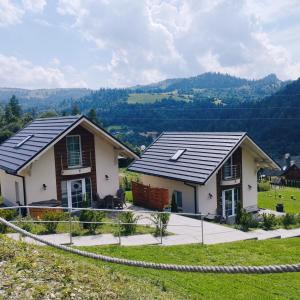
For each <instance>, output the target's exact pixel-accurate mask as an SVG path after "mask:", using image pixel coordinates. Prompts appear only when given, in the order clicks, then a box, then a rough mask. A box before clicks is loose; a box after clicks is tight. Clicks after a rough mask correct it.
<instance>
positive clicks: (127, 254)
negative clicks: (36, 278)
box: [64, 238, 300, 299]
mask: <svg viewBox="0 0 300 300" xmlns="http://www.w3.org/2000/svg"><path fill="white" fill-rule="evenodd" d="M299 245H300V240H299V239H297V238H295V239H286V240H268V241H244V242H237V243H231V244H220V245H212V246H201V245H187V246H172V247H161V246H144V247H119V246H105V247H83V248H84V249H85V250H88V251H92V252H96V253H101V254H107V255H111V256H115V257H124V258H131V259H138V260H145V261H152V262H165V263H178V264H201V265H234V264H238V265H264V264H286V263H298V262H299V257H300V246H299ZM64 255H66V256H68V257H73V258H76V260H80V261H85V262H87V263H88V264H90V265H92V266H94V265H98V266H100V267H102V266H103V265H105V266H107V267H109V268H110V269H111V270H112V271H113V272H120V273H122V274H123V275H124V276H132V277H136V278H137V279H139V280H143V281H145V282H147V283H151V284H154V285H156V286H158V287H160V288H161V290H162V291H166V292H170V293H171V294H172V296H171V298H169V295H164V298H165V299H299V290H300V273H285V274H266V275H242V274H238V275H229V274H198V273H184V272H173V271H158V270H151V269H142V268H134V267H128V266H121V265H114V264H105V263H102V262H100V261H93V260H91V259H86V258H82V257H75V256H74V255H71V254H64ZM174 295H176V297H175V296H174Z"/></svg>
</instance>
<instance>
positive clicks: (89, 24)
mask: <svg viewBox="0 0 300 300" xmlns="http://www.w3.org/2000/svg"><path fill="white" fill-rule="evenodd" d="M295 1H296V0H289V1H285V2H280V1H271V0H264V1H258V0H255V1H254V0H253V1H252V0H243V1H234V0H214V1H209V0H204V1H198V0H165V1H161V0H137V1H126V0H124V1H105V0H89V1H83V0H82V1H81V0H60V1H59V5H58V12H59V13H60V14H62V15H70V16H72V17H73V18H74V23H73V24H72V25H73V29H74V30H77V31H78V32H80V33H81V34H82V36H83V37H84V38H85V39H86V40H87V41H88V42H92V43H94V45H95V46H96V47H97V48H98V52H99V54H98V58H99V59H98V60H99V61H98V62H96V63H95V66H94V70H95V69H97V70H98V76H99V77H98V78H99V80H98V84H100V85H104V86H126V85H131V84H137V83H149V82H153V81H155V80H161V79H164V78H167V77H178V76H190V75H195V74H199V73H201V72H205V71H220V72H229V73H231V74H234V75H238V76H245V77H251V78H254V77H261V76H264V75H266V74H267V73H271V72H272V73H273V72H275V73H277V74H278V75H279V77H281V78H283V79H287V78H296V77H298V76H299V74H300V65H299V62H300V57H297V59H298V60H297V59H295V58H294V57H292V56H291V55H290V51H288V50H287V47H286V46H285V45H282V44H280V43H278V42H277V43H276V42H275V41H274V40H273V39H272V38H271V36H270V35H269V34H268V32H267V31H266V30H264V25H265V24H267V23H268V22H271V21H272V22H274V21H275V20H274V19H272V16H271V15H270V10H271V11H272V14H273V15H274V16H276V17H277V18H279V19H282V18H283V17H285V18H286V17H287V16H288V15H289V14H291V13H292V14H295V10H297V7H299V5H297V2H295ZM298 13H299V11H298ZM299 24H300V20H299Z"/></svg>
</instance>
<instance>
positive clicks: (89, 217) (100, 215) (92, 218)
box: [79, 210, 105, 233]
mask: <svg viewBox="0 0 300 300" xmlns="http://www.w3.org/2000/svg"><path fill="white" fill-rule="evenodd" d="M104 217H105V213H104V212H103V211H93V210H82V211H81V212H80V215H79V221H80V222H102V220H103V219H104ZM102 225H103V224H99V223H81V227H82V228H83V229H87V230H88V231H89V233H95V231H96V229H97V228H100V227H101V226H102Z"/></svg>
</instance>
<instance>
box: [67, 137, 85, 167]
mask: <svg viewBox="0 0 300 300" xmlns="http://www.w3.org/2000/svg"><path fill="white" fill-rule="evenodd" d="M66 140H67V156H68V167H70V168H72V167H73V168H74V167H79V166H81V165H82V156H81V141H80V136H79V135H69V136H67V138H66Z"/></svg>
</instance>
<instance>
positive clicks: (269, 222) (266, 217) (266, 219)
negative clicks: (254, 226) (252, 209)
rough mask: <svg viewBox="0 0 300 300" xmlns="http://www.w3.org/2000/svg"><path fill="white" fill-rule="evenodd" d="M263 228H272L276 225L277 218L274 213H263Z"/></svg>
mask: <svg viewBox="0 0 300 300" xmlns="http://www.w3.org/2000/svg"><path fill="white" fill-rule="evenodd" d="M262 217H263V224H262V226H263V228H264V229H265V230H270V229H272V228H273V227H275V226H276V224H277V220H276V217H275V215H274V214H263V215H262Z"/></svg>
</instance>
